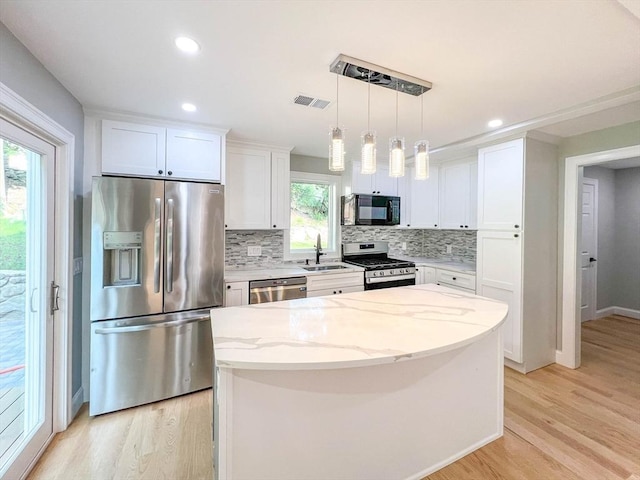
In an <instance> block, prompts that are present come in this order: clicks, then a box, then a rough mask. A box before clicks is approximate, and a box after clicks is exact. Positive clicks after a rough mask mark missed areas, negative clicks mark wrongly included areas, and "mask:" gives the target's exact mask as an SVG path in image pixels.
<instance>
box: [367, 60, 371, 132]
mask: <svg viewBox="0 0 640 480" xmlns="http://www.w3.org/2000/svg"><path fill="white" fill-rule="evenodd" d="M367 85H368V86H367V133H370V132H371V70H369V78H368V80H367Z"/></svg>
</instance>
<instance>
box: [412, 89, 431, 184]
mask: <svg viewBox="0 0 640 480" xmlns="http://www.w3.org/2000/svg"><path fill="white" fill-rule="evenodd" d="M420 136H422V137H424V97H422V99H421V104H420ZM413 148H414V158H415V171H416V172H415V179H416V180H426V179H427V178H429V142H428V141H427V140H418V141H417V142H416V144H415V145H414V147H413Z"/></svg>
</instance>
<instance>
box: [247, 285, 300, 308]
mask: <svg viewBox="0 0 640 480" xmlns="http://www.w3.org/2000/svg"><path fill="white" fill-rule="evenodd" d="M296 298H307V286H306V284H304V285H301V284H295V285H277V286H271V287H261V286H257V287H253V288H251V287H249V304H251V305H253V304H256V303H269V302H277V301H281V300H294V299H296Z"/></svg>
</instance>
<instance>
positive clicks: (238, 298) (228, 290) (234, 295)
mask: <svg viewBox="0 0 640 480" xmlns="http://www.w3.org/2000/svg"><path fill="white" fill-rule="evenodd" d="M242 305H249V282H228V283H226V284H225V287H224V306H225V307H240V306H242Z"/></svg>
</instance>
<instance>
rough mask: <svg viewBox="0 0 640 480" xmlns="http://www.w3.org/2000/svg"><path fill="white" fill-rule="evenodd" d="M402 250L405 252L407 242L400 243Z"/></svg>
mask: <svg viewBox="0 0 640 480" xmlns="http://www.w3.org/2000/svg"><path fill="white" fill-rule="evenodd" d="M402 249H403V250H406V249H407V242H402Z"/></svg>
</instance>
